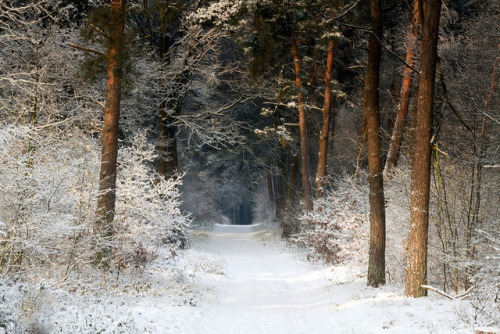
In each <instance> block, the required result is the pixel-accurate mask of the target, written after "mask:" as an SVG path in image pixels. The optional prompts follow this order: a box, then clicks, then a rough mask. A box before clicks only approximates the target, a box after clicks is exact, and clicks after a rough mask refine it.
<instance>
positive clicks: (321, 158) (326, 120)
mask: <svg viewBox="0 0 500 334" xmlns="http://www.w3.org/2000/svg"><path fill="white" fill-rule="evenodd" d="M334 47H335V41H334V40H330V41H329V42H328V54H327V59H326V70H325V97H324V102H323V109H322V110H321V113H322V116H323V119H322V121H321V133H320V135H319V148H318V172H317V174H316V193H317V195H321V194H323V192H324V189H323V188H324V182H323V179H324V177H325V173H326V161H327V152H328V135H329V133H330V122H331V121H332V120H331V119H330V116H333V112H332V109H333V108H335V96H333V94H332V76H333V56H334V55H333V51H334ZM332 118H333V117H332Z"/></svg>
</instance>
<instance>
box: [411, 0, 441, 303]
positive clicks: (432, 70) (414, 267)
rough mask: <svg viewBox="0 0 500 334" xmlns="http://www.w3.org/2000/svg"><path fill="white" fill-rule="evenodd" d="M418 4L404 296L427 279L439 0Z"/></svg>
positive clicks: (416, 292)
mask: <svg viewBox="0 0 500 334" xmlns="http://www.w3.org/2000/svg"><path fill="white" fill-rule="evenodd" d="M418 6H419V11H420V13H421V14H423V15H422V16H421V22H422V41H421V44H420V61H419V78H418V87H419V89H418V95H417V110H416V112H415V127H414V133H413V138H414V139H413V140H414V143H413V155H412V181H411V207H410V210H411V212H410V230H409V236H408V251H407V252H408V255H407V266H406V281H405V296H408V297H422V296H425V295H426V294H427V290H425V289H424V288H422V285H425V284H426V283H427V241H428V229H429V190H430V175H431V174H430V167H431V127H432V110H433V102H434V84H435V75H436V59H437V40H438V29H439V17H440V12H441V0H426V1H423V0H418Z"/></svg>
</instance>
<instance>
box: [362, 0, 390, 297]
mask: <svg viewBox="0 0 500 334" xmlns="http://www.w3.org/2000/svg"><path fill="white" fill-rule="evenodd" d="M370 8H371V22H372V34H371V35H370V38H369V40H368V60H367V65H366V67H367V68H366V80H365V93H364V98H363V114H364V115H365V117H366V133H367V138H368V183H369V186H370V195H369V202H370V245H369V259H368V285H369V286H373V287H378V286H380V285H383V284H385V202H384V184H383V177H382V158H381V155H380V152H381V151H380V129H379V127H380V113H379V82H380V59H381V54H382V45H381V44H380V42H379V40H381V39H382V0H370Z"/></svg>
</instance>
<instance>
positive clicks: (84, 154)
mask: <svg viewBox="0 0 500 334" xmlns="http://www.w3.org/2000/svg"><path fill="white" fill-rule="evenodd" d="M92 147H93V142H92V140H89V139H88V138H86V137H85V136H84V135H82V134H81V133H79V132H78V130H74V131H73V133H72V135H71V136H67V135H64V134H58V133H41V132H37V131H36V130H35V129H32V128H28V127H18V126H9V125H7V126H3V127H1V128H0V176H1V179H2V182H1V184H0V221H1V222H2V224H1V228H0V230H1V233H0V255H1V258H0V273H3V274H16V273H19V274H22V275H25V278H28V276H31V277H34V278H36V277H38V276H39V275H40V274H43V275H44V277H47V278H50V279H54V280H56V281H57V280H62V279H64V278H65V277H67V275H69V273H70V272H71V271H72V269H74V268H75V266H77V265H79V264H81V263H84V262H85V261H86V260H88V257H90V256H89V253H88V244H89V238H90V233H89V229H90V222H91V220H92V219H91V216H92V212H93V211H94V206H93V204H92V203H94V199H95V192H93V189H96V181H97V180H96V175H97V161H98V160H97V155H96V154H95V152H94V151H93V149H92ZM60 264H63V266H62V267H58V265H60ZM57 269H61V270H57Z"/></svg>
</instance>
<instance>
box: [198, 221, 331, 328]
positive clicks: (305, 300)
mask: <svg viewBox="0 0 500 334" xmlns="http://www.w3.org/2000/svg"><path fill="white" fill-rule="evenodd" d="M213 233H214V234H213V236H212V237H211V239H210V241H209V243H208V245H207V246H206V251H208V252H212V253H213V254H214V255H215V254H216V255H217V256H220V257H221V258H223V259H224V260H225V261H226V262H227V269H226V270H227V272H226V273H225V276H223V278H222V279H223V282H220V283H221V284H220V286H221V289H220V291H219V298H218V300H217V303H216V304H215V305H213V307H212V308H210V309H207V310H205V311H204V312H202V313H200V314H198V315H197V319H195V320H194V321H193V322H194V323H195V324H196V326H195V327H194V328H193V329H194V330H195V332H196V333H250V332H252V333H307V332H311V331H310V330H312V329H314V328H317V327H318V326H314V325H321V328H322V329H326V328H330V330H329V331H328V332H330V333H331V332H333V328H334V327H333V326H334V323H332V322H330V324H329V326H327V327H325V325H326V324H325V320H326V319H324V318H323V316H326V311H327V310H328V309H329V308H330V307H331V299H330V298H329V297H328V293H327V291H326V289H325V288H326V285H327V284H328V282H327V281H325V279H324V278H322V277H318V275H317V274H316V273H315V272H313V271H311V269H310V268H307V266H305V265H304V264H302V263H299V262H297V261H296V260H294V259H293V257H292V256H291V255H290V254H287V253H283V252H281V253H279V252H277V251H276V250H274V251H273V250H272V249H270V248H269V247H265V245H263V243H264V242H263V241H262V240H261V239H260V238H259V237H258V236H259V231H258V229H256V227H255V226H235V225H216V226H215V228H214V232H213ZM322 318H323V319H322ZM317 322H319V324H318V323H317ZM315 323H316V324H315ZM313 332H315V331H313Z"/></svg>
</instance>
